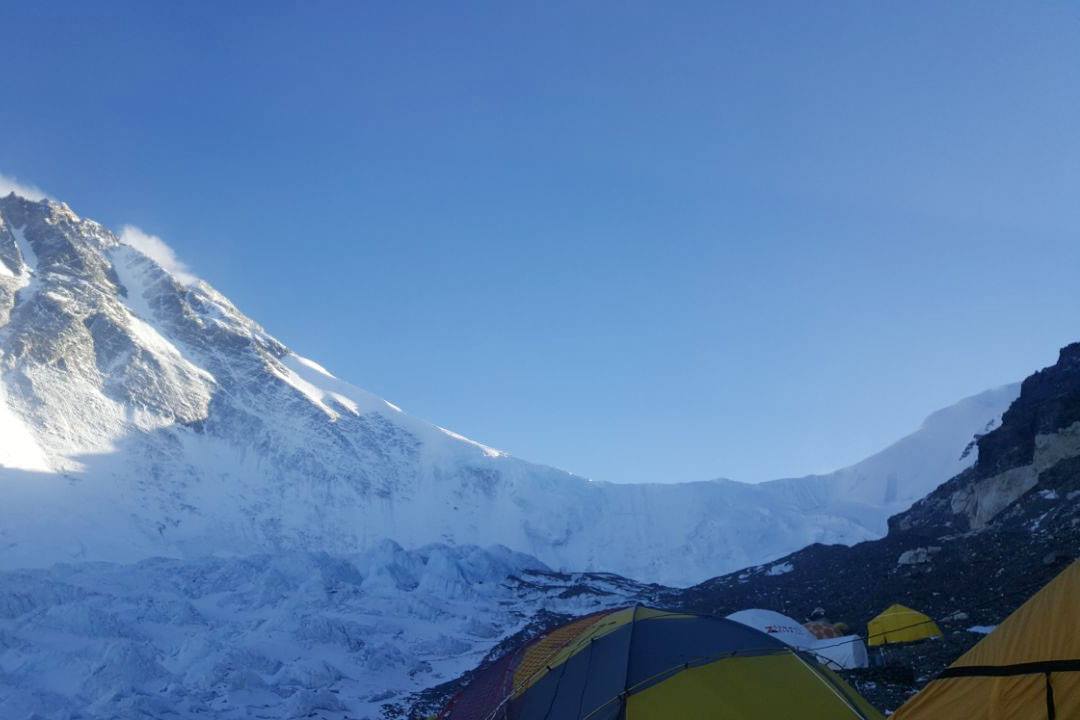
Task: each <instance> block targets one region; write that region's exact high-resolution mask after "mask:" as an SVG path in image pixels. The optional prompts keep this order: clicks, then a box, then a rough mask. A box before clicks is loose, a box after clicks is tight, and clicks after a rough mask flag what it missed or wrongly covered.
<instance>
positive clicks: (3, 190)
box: [0, 173, 49, 200]
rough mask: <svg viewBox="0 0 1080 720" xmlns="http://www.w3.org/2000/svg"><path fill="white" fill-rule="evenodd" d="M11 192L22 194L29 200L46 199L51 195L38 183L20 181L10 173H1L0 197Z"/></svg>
mask: <svg viewBox="0 0 1080 720" xmlns="http://www.w3.org/2000/svg"><path fill="white" fill-rule="evenodd" d="M11 193H15V194H16V195H21V196H22V197H24V198H26V199H27V200H44V199H46V198H48V197H49V196H48V194H47V193H46V192H45V191H44V190H42V189H41V188H39V187H37V186H36V185H32V184H29V183H24V182H19V180H17V179H16V178H14V177H12V176H10V175H4V174H3V173H0V197H4V196H5V195H9V194H11Z"/></svg>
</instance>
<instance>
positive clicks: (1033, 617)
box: [892, 562, 1080, 720]
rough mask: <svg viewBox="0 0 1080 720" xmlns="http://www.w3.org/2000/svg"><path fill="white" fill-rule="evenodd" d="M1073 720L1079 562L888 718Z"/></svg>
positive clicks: (1078, 705)
mask: <svg viewBox="0 0 1080 720" xmlns="http://www.w3.org/2000/svg"><path fill="white" fill-rule="evenodd" d="M951 718H957V719H960V718H962V719H963V720H999V719H1004V718H1008V720H1047V719H1048V718H1049V720H1054V718H1058V720H1068V719H1070V718H1080V562H1074V563H1073V564H1072V565H1071V566H1069V567H1068V568H1066V569H1065V571H1064V572H1062V573H1061V574H1060V575H1058V576H1057V577H1056V578H1054V580H1053V581H1051V582H1050V584H1049V585H1047V586H1046V587H1044V588H1043V589H1042V590H1040V591H1039V592H1038V593H1036V594H1035V596H1034V597H1032V598H1031V599H1030V600H1028V601H1027V602H1026V603H1024V604H1023V605H1021V606H1020V608H1019V609H1018V610H1017V611H1016V612H1014V613H1013V614H1012V615H1010V616H1009V617H1008V618H1006V620H1005V622H1003V623H1001V625H999V626H998V627H997V629H996V630H994V632H992V633H990V634H989V635H987V636H986V637H985V638H983V639H982V640H981V641H980V642H979V644H978V645H976V646H975V647H973V648H971V650H969V651H968V652H967V653H965V654H964V655H962V656H961V657H960V659H959V660H957V661H956V662H954V663H953V664H952V665H950V666H949V667H948V668H947V669H946V670H945V671H944V672H942V673H941V674H940V675H938V676H937V678H935V679H934V680H932V681H930V684H929V685H927V686H926V687H925V688H923V689H922V691H920V692H919V693H918V694H917V695H915V696H914V697H913V698H911V699H910V700H908V701H907V702H906V703H905V704H904V705H903V706H902V707H901V708H900V709H899V710H898V711H897V712H896V714H895V715H893V716H892V720H951Z"/></svg>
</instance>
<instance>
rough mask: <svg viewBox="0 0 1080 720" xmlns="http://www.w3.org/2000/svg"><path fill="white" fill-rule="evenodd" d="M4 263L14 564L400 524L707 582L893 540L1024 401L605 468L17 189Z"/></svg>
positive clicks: (115, 557)
mask: <svg viewBox="0 0 1080 720" xmlns="http://www.w3.org/2000/svg"><path fill="white" fill-rule="evenodd" d="M0 264H2V265H4V267H6V268H7V269H8V270H9V271H10V273H5V274H2V275H0V373H2V382H0V387H2V391H0V400H2V401H3V403H2V405H0V423H2V426H0V428H2V429H3V436H2V437H0V464H2V466H3V467H0V568H18V567H40V566H46V565H49V564H51V563H54V562H58V561H70V560H80V559H82V560H109V561H119V562H133V561H138V560H141V559H144V558H147V557H152V556H169V557H177V558H200V557H203V556H205V555H218V556H226V555H248V554H259V553H265V552H270V551H282V550H290V551H293V550H295V551H325V552H331V553H337V554H348V553H354V552H358V551H363V550H365V549H368V548H371V547H375V546H376V545H377V544H378V543H379V542H381V541H382V540H383V539H385V538H391V539H393V540H394V541H396V542H398V543H400V544H401V545H403V546H405V547H408V548H417V547H421V546H425V545H428V544H431V543H445V544H450V545H466V544H475V545H481V546H486V545H491V544H501V545H504V546H506V547H509V548H512V549H514V550H515V551H520V552H525V553H528V554H530V555H532V556H535V557H537V558H539V559H540V560H541V561H543V562H544V563H546V564H547V565H549V566H550V567H552V568H556V569H568V570H604V571H610V572H616V573H619V574H621V575H625V576H628V577H634V578H638V579H641V580H649V581H658V582H665V583H668V584H687V583H692V582H696V581H699V580H702V579H705V578H707V577H711V576H715V575H717V574H720V573H723V572H725V571H729V570H732V569H736V568H740V567H745V566H749V565H756V564H760V563H764V562H768V561H769V560H772V559H774V558H777V557H780V556H782V555H784V554H786V553H788V552H791V551H792V550H795V549H797V548H800V547H803V546H805V545H807V544H809V543H813V542H828V543H853V542H858V541H861V540H865V539H869V538H873V537H877V536H879V535H881V534H882V533H883V532H884V528H885V518H886V517H887V516H888V515H889V514H892V513H894V512H896V511H898V510H902V509H904V508H905V507H907V505H909V504H910V503H911V502H912V501H913V500H914V499H916V498H918V497H920V496H921V495H922V494H925V493H926V492H928V491H929V490H931V489H932V488H933V487H934V486H936V485H937V484H939V483H940V482H943V481H944V480H946V479H947V478H948V477H950V476H951V475H952V474H954V473H955V472H956V471H957V470H958V469H960V468H962V467H965V466H966V465H967V464H969V463H970V462H971V461H972V460H973V458H972V457H971V456H970V455H969V456H967V457H961V455H962V453H963V451H964V448H965V446H966V445H967V444H968V442H969V441H970V440H971V438H972V436H973V435H974V434H975V433H976V432H978V431H981V430H983V429H984V428H986V427H987V425H988V424H989V423H992V422H993V421H994V420H995V419H996V418H997V417H998V416H1000V414H1001V412H1002V411H1003V410H1004V409H1005V408H1006V407H1007V405H1008V403H1009V402H1010V401H1011V400H1012V398H1013V397H1015V394H1016V388H1015V387H1013V386H1009V387H1006V388H1002V389H999V390H995V391H990V392H988V393H984V394H982V395H979V396H976V397H975V398H971V399H968V400H965V401H962V402H961V403H960V404H958V405H956V406H954V407H952V408H948V409H946V410H943V411H941V412H939V413H936V414H935V415H934V416H932V417H931V418H930V419H929V420H928V421H927V423H926V424H925V425H924V426H923V427H922V428H921V429H920V430H918V431H916V432H915V433H914V434H913V435H911V436H910V437H908V438H905V439H904V440H902V441H900V443H897V445H894V446H893V447H891V448H889V449H887V450H886V451H884V452H883V453H880V454H879V455H876V456H874V457H873V458H870V459H868V460H866V461H864V462H863V463H860V464H858V465H856V466H853V467H852V468H849V469H846V470H842V471H839V472H837V473H833V474H832V475H828V476H819V477H811V478H803V479H798V480H782V481H777V482H774V483H765V484H762V485H748V484H743V483H738V482H733V481H727V480H721V481H711V482H698V483H685V484H662V483H656V484H638V485H630V484H611V483H600V482H590V481H588V480H586V479H584V478H581V477H577V476H575V475H572V474H570V473H567V472H564V471H561V470H557V469H555V468H551V467H546V466H543V465H537V464H533V463H529V462H526V461H523V460H521V459H518V458H514V457H511V456H509V455H507V454H506V453H503V452H500V451H498V450H495V449H493V448H490V447H487V446H485V445H483V444H480V443H477V442H474V441H472V440H469V439H467V438H463V437H461V436H460V435H457V434H456V433H453V432H451V431H448V430H445V429H442V428H439V427H437V426H435V425H432V424H429V423H426V422H424V421H422V420H419V419H416V418H413V417H411V416H409V415H408V414H406V413H404V412H402V411H401V410H400V409H399V408H398V407H396V406H395V405H393V404H391V403H389V402H387V401H385V400H383V399H381V398H378V397H376V396H374V395H372V394H370V393H368V392H365V391H363V390H361V389H359V388H357V387H354V386H352V385H350V384H348V383H346V382H344V381H342V380H340V379H338V378H336V377H334V376H333V375H332V374H330V373H329V372H328V371H327V370H325V369H324V368H322V366H320V365H319V364H317V363H316V362H314V361H312V360H308V359H306V358H304V357H302V356H300V355H299V354H297V353H295V352H294V351H292V350H291V349H289V348H287V347H286V346H285V345H283V344H282V343H281V342H279V341H278V340H276V339H275V338H274V337H272V336H271V335H270V334H269V333H267V332H266V331H265V330H264V329H263V328H262V327H261V326H260V325H258V324H257V323H256V322H254V321H253V320H251V319H250V318H248V317H246V316H245V315H244V314H243V313H241V312H240V311H239V310H238V309H237V308H236V307H235V306H233V305H232V303H230V302H229V301H228V299H227V298H225V297H224V296H223V295H221V294H220V293H218V292H217V291H216V290H214V289H213V288H212V287H210V286H209V285H207V284H205V283H203V282H199V281H191V280H190V279H189V278H186V277H185V278H183V279H182V280H183V281H181V280H180V279H177V278H176V277H174V276H172V275H170V274H169V272H167V271H166V270H165V269H163V268H162V267H161V266H159V265H158V264H157V263H155V262H154V261H153V260H151V259H150V258H148V257H147V256H145V255H143V254H142V253H140V252H139V251H138V250H136V249H134V248H133V247H130V246H127V245H124V244H122V243H121V242H120V241H119V239H118V238H117V237H116V236H115V235H113V234H112V233H111V232H109V231H108V230H106V229H105V228H103V227H102V226H101V225H99V224H97V223H94V222H92V221H88V220H83V219H82V218H80V217H78V216H77V215H75V214H74V213H73V212H72V211H71V210H70V209H69V208H68V207H67V206H66V205H64V204H62V203H56V202H53V201H41V202H31V201H28V200H25V199H23V198H20V197H17V196H14V195H10V196H8V197H6V198H0ZM373 311H377V309H375V310H373ZM659 479H662V478H659Z"/></svg>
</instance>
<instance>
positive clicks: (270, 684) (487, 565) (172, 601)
mask: <svg viewBox="0 0 1080 720" xmlns="http://www.w3.org/2000/svg"><path fill="white" fill-rule="evenodd" d="M657 592H658V591H657V589H656V588H654V587H647V586H642V585H638V584H635V583H632V582H630V581H626V580H623V579H620V578H615V577H611V576H604V575H582V574H574V575H562V574H558V573H554V572H552V571H551V570H550V569H549V568H547V567H545V566H544V565H543V564H542V563H540V562H539V561H537V560H535V559H534V558H531V557H528V556H526V555H522V554H520V553H515V552H512V551H510V550H508V549H506V548H503V547H488V548H479V547H475V546H454V547H450V546H446V545H432V546H426V547H423V548H419V549H416V550H405V549H403V548H402V547H401V546H400V545H397V544H396V543H393V542H390V541H383V542H381V543H378V544H377V545H375V546H374V547H372V548H370V549H369V550H368V551H366V552H364V553H360V554H355V555H349V556H335V555H329V554H326V553H308V552H302V551H291V552H282V553H277V554H262V555H252V556H248V557H244V558H200V559H191V560H176V559H167V558H155V559H149V560H143V561H140V562H138V563H134V564H131V565H117V564H113V563H103V562H83V563H77V564H59V565H55V566H53V567H51V568H48V569H30V570H15V571H6V572H0V717H4V718H18V719H20V720H21V719H22V718H57V719H58V720H60V719H65V720H68V719H72V718H102V719H104V718H118V717H124V718H134V717H155V718H156V717H176V718H206V717H212V718H221V719H222V720H227V719H230V718H236V719H239V718H252V717H259V718H282V720H285V719H289V718H298V717H318V718H325V719H327V720H330V719H336V720H347V719H348V718H354V719H355V718H379V717H395V716H397V715H396V713H400V712H402V711H405V710H407V709H408V708H409V707H410V706H411V705H412V704H413V703H414V702H415V701H416V695H417V693H419V692H420V691H422V690H424V689H426V688H428V687H430V686H433V685H437V684H440V683H444V682H449V681H452V680H454V679H456V678H457V677H459V676H460V675H461V674H462V673H464V672H465V671H467V670H469V669H471V668H473V667H475V666H476V665H477V664H479V662H480V661H481V660H482V659H483V658H484V657H485V655H486V654H487V653H488V652H489V651H490V650H491V649H492V647H493V646H495V645H496V643H497V642H498V641H499V640H501V639H502V638H504V637H506V636H507V635H512V634H513V633H516V632H519V631H522V630H524V629H525V628H527V627H528V626H529V623H530V622H531V620H532V618H533V616H534V614H535V613H537V612H539V611H541V610H543V611H545V612H547V613H558V614H560V615H567V616H569V615H578V614H584V613H588V612H593V611H596V610H600V609H603V608H607V607H614V606H618V605H621V604H626V603H628V602H642V603H647V602H655V597H656V594H657Z"/></svg>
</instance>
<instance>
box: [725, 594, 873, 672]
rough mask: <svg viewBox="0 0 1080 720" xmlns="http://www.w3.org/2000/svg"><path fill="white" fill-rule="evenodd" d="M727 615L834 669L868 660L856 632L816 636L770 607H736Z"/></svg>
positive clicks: (864, 664) (853, 665)
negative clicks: (763, 608)
mask: <svg viewBox="0 0 1080 720" xmlns="http://www.w3.org/2000/svg"><path fill="white" fill-rule="evenodd" d="M728 619H729V620H734V621H735V622H738V623H742V624H743V625H748V626H750V627H752V628H755V629H757V630H760V631H761V632H763V633H767V634H769V635H771V636H773V637H775V638H777V639H778V640H781V641H782V642H784V643H786V644H787V645H790V646H791V647H793V648H798V649H799V650H803V651H804V652H807V653H810V654H811V655H813V656H814V657H815V659H817V661H818V662H820V663H822V664H824V665H826V666H828V667H830V668H832V669H834V670H850V669H852V668H864V667H866V666H867V665H868V664H869V663H868V658H867V654H866V644H865V643H864V642H863V640H862V638H860V637H859V636H858V635H846V636H837V635H833V636H831V637H827V638H819V637H817V636H816V635H814V633H812V632H811V631H810V629H809V628H807V627H806V626H805V625H801V624H800V623H799V621H798V620H795V619H793V618H790V617H788V616H787V615H784V614H782V613H778V612H776V611H774V610H762V609H760V608H753V609H750V610H740V611H739V612H735V613H732V614H730V615H728ZM829 627H832V626H831V625H830V626H829Z"/></svg>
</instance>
